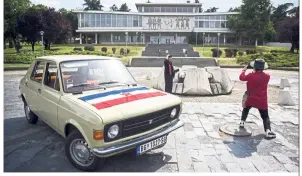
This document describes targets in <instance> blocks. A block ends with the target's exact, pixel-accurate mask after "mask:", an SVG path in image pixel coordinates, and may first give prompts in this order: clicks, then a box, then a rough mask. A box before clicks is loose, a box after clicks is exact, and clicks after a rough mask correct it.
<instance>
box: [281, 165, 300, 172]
mask: <svg viewBox="0 0 302 176" xmlns="http://www.w3.org/2000/svg"><path fill="white" fill-rule="evenodd" d="M284 167H285V168H286V169H287V170H288V171H289V172H299V167H298V166H296V165H295V164H284Z"/></svg>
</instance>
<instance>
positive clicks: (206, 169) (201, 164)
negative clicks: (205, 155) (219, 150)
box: [194, 162, 211, 172]
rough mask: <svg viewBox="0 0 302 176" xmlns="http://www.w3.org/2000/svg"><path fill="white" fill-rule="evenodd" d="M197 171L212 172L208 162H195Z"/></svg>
mask: <svg viewBox="0 0 302 176" xmlns="http://www.w3.org/2000/svg"><path fill="white" fill-rule="evenodd" d="M194 170H195V172H211V170H210V168H209V166H208V164H207V163H206V162H194Z"/></svg>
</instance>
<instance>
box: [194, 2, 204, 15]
mask: <svg viewBox="0 0 302 176" xmlns="http://www.w3.org/2000/svg"><path fill="white" fill-rule="evenodd" d="M195 3H199V0H195ZM198 11H199V13H201V12H202V11H203V10H202V6H200V7H199V8H198Z"/></svg>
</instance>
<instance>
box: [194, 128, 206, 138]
mask: <svg viewBox="0 0 302 176" xmlns="http://www.w3.org/2000/svg"><path fill="white" fill-rule="evenodd" d="M194 131H195V133H196V135H197V136H206V135H207V134H206V132H205V131H204V130H203V128H194Z"/></svg>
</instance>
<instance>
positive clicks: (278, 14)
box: [272, 3, 294, 27]
mask: <svg viewBox="0 0 302 176" xmlns="http://www.w3.org/2000/svg"><path fill="white" fill-rule="evenodd" d="M293 5H294V4H293V3H285V4H281V5H279V6H278V7H277V8H275V7H274V8H273V14H272V21H273V23H274V26H275V27H277V25H278V23H279V22H280V21H282V20H284V19H285V18H286V17H287V16H288V9H289V8H290V7H291V6H293Z"/></svg>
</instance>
